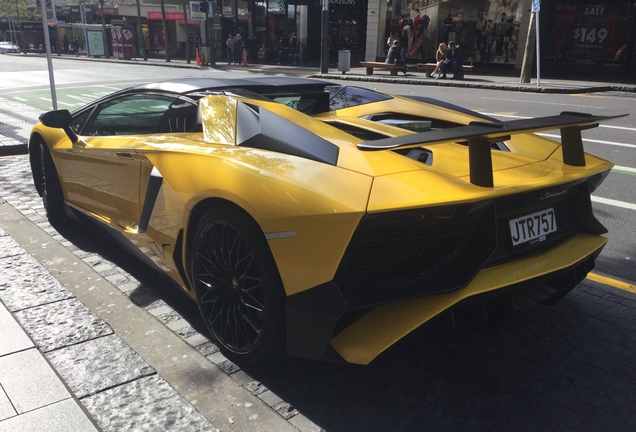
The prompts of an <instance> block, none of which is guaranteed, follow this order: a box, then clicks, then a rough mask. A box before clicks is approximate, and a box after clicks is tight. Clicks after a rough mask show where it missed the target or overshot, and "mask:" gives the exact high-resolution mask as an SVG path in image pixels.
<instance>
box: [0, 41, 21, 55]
mask: <svg viewBox="0 0 636 432" xmlns="http://www.w3.org/2000/svg"><path fill="white" fill-rule="evenodd" d="M19 52H20V47H19V46H17V45H16V44H14V43H13V42H8V41H3V42H0V53H2V54H6V53H19Z"/></svg>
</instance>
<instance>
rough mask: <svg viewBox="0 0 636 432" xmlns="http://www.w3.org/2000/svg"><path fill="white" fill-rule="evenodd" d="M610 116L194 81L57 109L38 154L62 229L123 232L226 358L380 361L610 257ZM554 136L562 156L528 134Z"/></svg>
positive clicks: (293, 84) (45, 124)
mask: <svg viewBox="0 0 636 432" xmlns="http://www.w3.org/2000/svg"><path fill="white" fill-rule="evenodd" d="M607 118H609V117H598V116H593V115H588V114H580V113H561V114H559V115H554V116H551V117H543V118H535V119H528V120H515V121H508V122H500V121H497V120H494V119H492V118H489V117H486V116H483V115H480V114H478V113H476V112H472V111H469V110H466V109H462V108H460V107H457V106H453V105H450V104H447V103H443V102H440V101H436V100H433V99H428V98H423V97H416V98H407V97H400V96H395V95H390V94H384V93H379V92H376V91H371V90H366V89H362V88H357V87H349V86H338V85H334V84H331V83H328V82H322V81H314V80H309V79H299V78H259V79H248V80H230V79H227V80H214V79H184V80H175V81H169V82H160V83H153V84H146V85H140V86H137V87H133V88H129V89H126V90H122V91H119V92H116V93H114V94H112V95H110V96H107V97H105V98H102V99H100V100H97V101H95V102H93V103H91V104H89V105H87V106H85V107H83V108H81V109H79V110H77V111H75V112H73V113H72V114H71V113H69V112H68V111H66V110H60V111H51V112H48V113H45V114H43V115H42V116H41V117H40V123H38V124H37V125H35V127H34V129H33V132H32V135H31V137H30V141H29V152H30V160H31V166H32V170H33V178H34V181H35V185H36V187H37V189H38V192H39V193H40V194H41V195H42V198H43V201H44V204H45V207H46V210H47V213H48V217H49V218H50V219H51V220H52V221H55V220H56V219H60V218H62V217H64V216H65V214H66V212H67V210H73V211H74V212H80V213H81V214H84V215H88V216H91V217H92V218H94V219H96V220H97V221H99V222H101V223H104V224H107V225H108V226H110V227H111V228H114V229H115V230H117V231H119V232H121V233H122V234H124V235H125V236H126V237H127V238H128V239H129V240H130V241H132V243H133V244H134V245H135V246H136V247H138V248H139V249H140V250H141V251H142V252H144V253H145V254H146V255H147V256H148V257H149V258H150V259H152V261H154V263H155V264H156V265H157V266H159V267H160V268H161V269H162V270H163V271H165V272H166V273H167V274H168V275H170V277H171V278H172V279H174V281H176V283H177V284H179V285H180V286H181V287H182V289H183V290H184V291H185V292H186V293H187V294H189V295H190V296H192V298H194V299H196V301H197V302H198V305H199V308H200V310H201V313H202V315H203V318H204V320H205V323H206V325H207V327H208V329H209V331H210V333H211V334H212V335H213V336H214V338H215V339H216V340H217V341H218V344H219V346H220V347H221V348H222V349H223V351H224V352H225V353H226V355H228V356H229V357H230V358H232V359H234V360H237V359H238V360H240V361H242V362H259V361H264V360H267V359H271V358H273V357H275V356H276V355H279V354H281V353H287V354H289V355H293V356H299V357H304V358H310V359H324V358H328V359H340V360H344V361H346V362H350V363H357V364H368V363H369V362H371V361H372V360H373V359H374V358H376V357H377V356H378V355H380V354H381V353H382V352H383V351H385V350H387V349H388V348H389V347H391V346H392V345H393V344H395V343H396V342H397V341H399V340H400V339H402V338H403V337H405V336H406V335H408V334H409V333H411V332H412V331H413V330H415V329H417V328H419V327H420V326H422V325H424V324H426V323H427V322H430V321H431V320H433V319H434V318H437V317H440V318H449V319H448V320H447V321H448V322H449V323H450V324H455V323H457V322H459V321H460V318H461V317H462V316H469V317H472V319H484V320H486V319H492V318H499V317H500V316H501V314H502V313H504V312H507V311H508V310H514V309H515V307H516V306H517V305H519V304H521V303H523V302H524V300H527V299H534V301H540V302H544V303H549V302H554V301H556V300H558V299H559V298H561V297H562V296H564V295H565V294H567V293H568V292H569V291H570V290H571V289H572V288H573V287H575V286H576V285H577V284H578V283H579V282H580V281H581V280H582V279H583V278H584V277H585V276H586V274H587V273H588V272H589V271H590V270H591V269H592V268H593V266H594V260H595V258H596V257H597V255H598V254H599V253H600V251H601V249H602V248H603V246H604V245H605V243H606V238H604V237H602V236H601V235H602V234H604V233H605V232H606V230H605V228H604V227H603V226H602V225H601V224H600V223H599V221H598V220H597V219H596V218H595V217H594V215H593V214H592V205H591V201H590V193H591V192H592V191H594V190H595V188H596V187H597V186H598V185H599V184H600V183H601V182H602V181H603V179H604V178H605V176H606V175H607V173H608V172H609V170H610V168H611V167H612V164H611V163H610V162H608V161H605V160H603V159H600V158H598V157H595V156H592V155H590V154H586V153H585V152H584V151H583V146H582V142H581V131H582V130H584V129H587V128H589V127H592V126H595V125H596V124H597V123H598V122H599V121H600V120H604V119H607ZM551 129H560V131H561V137H562V144H561V143H558V142H555V141H551V140H548V139H546V138H543V137H540V136H538V135H536V134H534V132H537V131H541V130H551ZM475 312H478V313H475ZM436 321H437V320H436Z"/></svg>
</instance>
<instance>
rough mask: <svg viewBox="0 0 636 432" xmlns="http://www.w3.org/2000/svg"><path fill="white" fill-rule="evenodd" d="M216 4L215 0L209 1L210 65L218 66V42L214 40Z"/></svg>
mask: <svg viewBox="0 0 636 432" xmlns="http://www.w3.org/2000/svg"><path fill="white" fill-rule="evenodd" d="M214 4H215V1H214V0H212V1H208V33H209V39H208V40H209V41H210V44H209V45H208V46H209V47H210V65H211V66H216V43H215V40H214Z"/></svg>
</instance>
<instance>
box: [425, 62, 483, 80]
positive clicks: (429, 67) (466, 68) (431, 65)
mask: <svg viewBox="0 0 636 432" xmlns="http://www.w3.org/2000/svg"><path fill="white" fill-rule="evenodd" d="M436 67H437V63H418V64H417V70H421V71H424V72H426V74H427V75H428V74H430V73H431V72H433V71H434V70H435V68H436ZM473 69H475V67H474V66H471V65H463V66H462V76H461V78H464V73H463V72H472V71H473ZM448 72H452V71H451V70H450V68H449V70H448ZM453 78H454V77H453ZM458 78H459V77H458Z"/></svg>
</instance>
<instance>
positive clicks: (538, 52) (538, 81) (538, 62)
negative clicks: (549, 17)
mask: <svg viewBox="0 0 636 432" xmlns="http://www.w3.org/2000/svg"><path fill="white" fill-rule="evenodd" d="M534 18H535V20H536V24H537V31H536V35H537V87H538V86H540V85H541V46H540V45H539V11H538V10H537V12H536V13H535V14H534Z"/></svg>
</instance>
